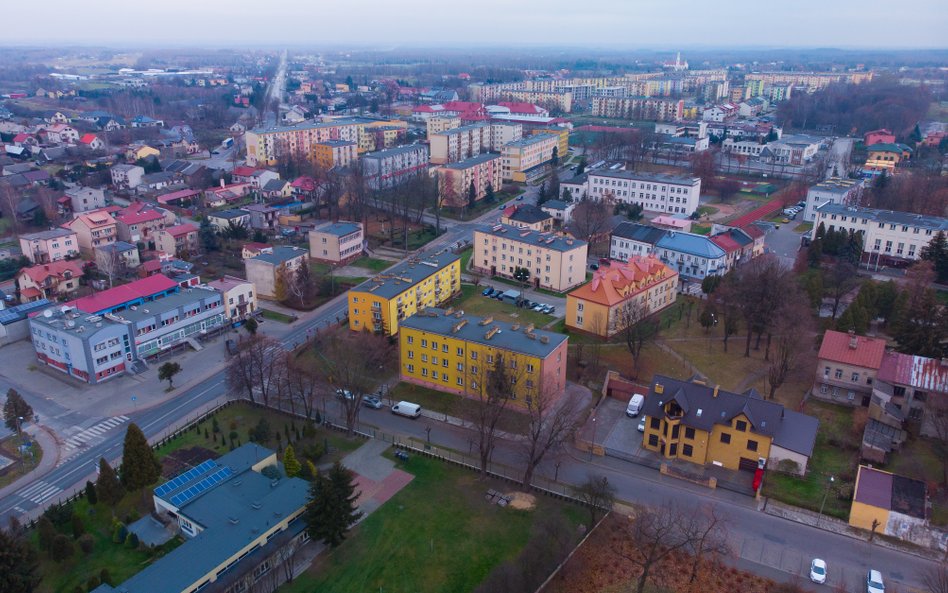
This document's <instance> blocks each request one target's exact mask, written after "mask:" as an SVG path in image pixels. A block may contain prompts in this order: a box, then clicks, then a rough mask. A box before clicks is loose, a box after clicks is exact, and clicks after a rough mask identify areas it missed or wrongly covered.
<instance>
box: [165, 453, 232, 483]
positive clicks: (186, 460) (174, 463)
mask: <svg viewBox="0 0 948 593" xmlns="http://www.w3.org/2000/svg"><path fill="white" fill-rule="evenodd" d="M218 457H220V455H218V454H217V453H215V452H214V451H211V450H210V449H205V448H204V447H190V448H188V449H178V450H177V451H175V452H173V453H170V454H169V455H168V456H166V457H165V458H164V459H162V460H161V475H162V476H164V477H166V478H169V479H170V478H173V477H174V476H177V475H179V474H181V473H182V472H185V471H187V470H189V469H191V468H192V467H194V466H196V465H199V464H201V463H202V462H204V461H207V460H208V459H217V458H218Z"/></svg>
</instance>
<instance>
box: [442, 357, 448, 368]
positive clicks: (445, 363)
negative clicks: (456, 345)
mask: <svg viewBox="0 0 948 593" xmlns="http://www.w3.org/2000/svg"><path fill="white" fill-rule="evenodd" d="M441 366H443V367H447V366H448V359H447V358H442V359H441Z"/></svg>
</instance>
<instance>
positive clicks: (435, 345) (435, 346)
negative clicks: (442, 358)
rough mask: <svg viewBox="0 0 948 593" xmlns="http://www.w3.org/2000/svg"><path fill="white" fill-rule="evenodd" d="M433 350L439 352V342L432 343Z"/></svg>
mask: <svg viewBox="0 0 948 593" xmlns="http://www.w3.org/2000/svg"><path fill="white" fill-rule="evenodd" d="M431 349H432V350H437V349H438V343H437V342H432V343H431Z"/></svg>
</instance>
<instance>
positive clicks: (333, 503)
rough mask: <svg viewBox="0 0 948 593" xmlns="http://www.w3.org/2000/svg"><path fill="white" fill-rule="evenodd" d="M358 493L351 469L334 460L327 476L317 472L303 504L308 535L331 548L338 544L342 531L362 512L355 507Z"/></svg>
mask: <svg viewBox="0 0 948 593" xmlns="http://www.w3.org/2000/svg"><path fill="white" fill-rule="evenodd" d="M358 497H359V494H358V493H357V492H356V491H355V483H354V482H353V474H352V472H351V471H349V470H348V469H346V468H344V467H343V466H342V464H341V463H339V462H338V461H337V462H336V463H334V464H333V466H332V468H331V469H330V470H329V475H328V476H327V475H323V474H322V473H319V474H317V475H316V479H315V480H313V481H312V483H311V484H310V487H309V503H308V505H307V508H306V529H307V531H308V532H309V535H310V537H312V538H313V539H316V540H320V541H323V542H324V543H326V544H327V545H328V546H330V547H333V548H335V547H336V546H338V545H339V544H341V543H342V542H343V541H344V540H345V539H346V532H348V531H349V528H350V527H352V525H353V523H355V522H356V521H358V520H359V517H361V516H362V513H361V512H360V511H358V510H356V507H355V501H356V499H357V498H358Z"/></svg>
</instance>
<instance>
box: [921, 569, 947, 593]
mask: <svg viewBox="0 0 948 593" xmlns="http://www.w3.org/2000/svg"><path fill="white" fill-rule="evenodd" d="M922 583H923V584H924V585H925V589H926V590H927V591H928V593H948V565H946V564H945V563H944V562H942V563H941V564H938V565H937V566H933V567H932V568H930V569H928V571H927V572H926V573H925V574H924V575H922Z"/></svg>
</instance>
